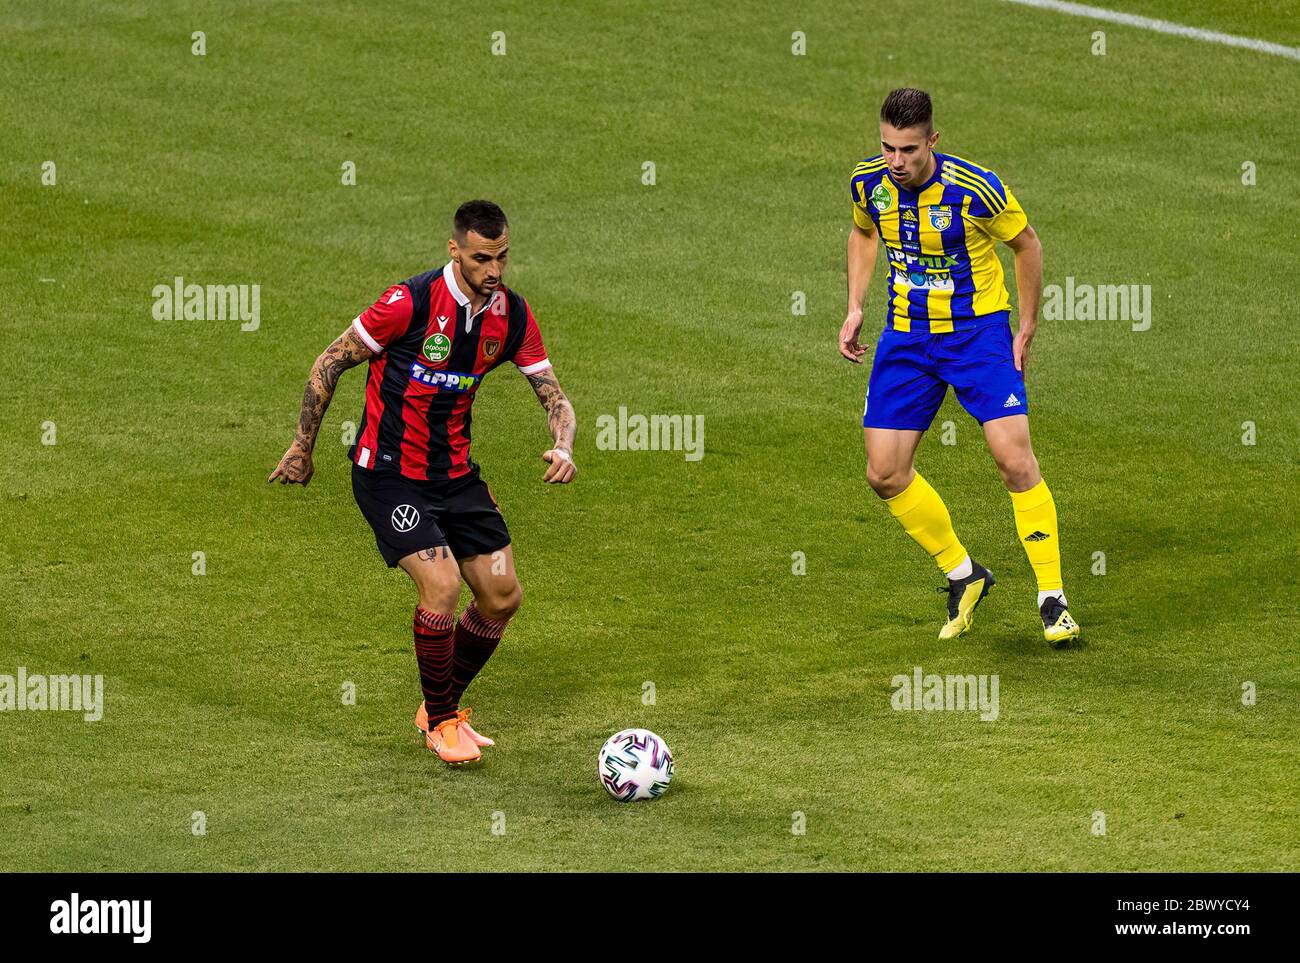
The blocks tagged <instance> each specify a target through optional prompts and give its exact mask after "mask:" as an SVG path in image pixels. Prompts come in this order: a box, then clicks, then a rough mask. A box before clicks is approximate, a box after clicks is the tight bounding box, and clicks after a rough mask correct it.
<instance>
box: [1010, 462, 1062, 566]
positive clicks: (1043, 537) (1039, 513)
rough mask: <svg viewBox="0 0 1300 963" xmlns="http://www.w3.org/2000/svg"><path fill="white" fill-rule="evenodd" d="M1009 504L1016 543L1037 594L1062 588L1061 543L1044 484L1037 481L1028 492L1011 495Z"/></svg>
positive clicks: (1051, 502) (1052, 505) (1053, 511)
mask: <svg viewBox="0 0 1300 963" xmlns="http://www.w3.org/2000/svg"><path fill="white" fill-rule="evenodd" d="M1011 505H1012V507H1014V508H1015V510H1016V531H1017V532H1019V533H1020V544H1021V545H1022V546H1024V549H1025V554H1026V555H1028V556H1029V564H1030V565H1032V566H1033V567H1034V575H1035V576H1037V577H1038V591H1040V592H1046V591H1049V590H1051V589H1060V588H1062V584H1061V544H1060V538H1059V532H1058V530H1057V527H1056V502H1054V501H1052V493H1051V492H1050V491H1048V488H1047V482H1045V481H1040V482H1039V483H1038V484H1037V485H1035V486H1034V487H1033V488H1031V489H1029V491H1025V492H1012V493H1011Z"/></svg>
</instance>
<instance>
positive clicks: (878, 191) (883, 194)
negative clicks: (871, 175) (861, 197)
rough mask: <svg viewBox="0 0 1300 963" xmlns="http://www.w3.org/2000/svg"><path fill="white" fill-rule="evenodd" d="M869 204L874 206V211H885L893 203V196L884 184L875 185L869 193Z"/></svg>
mask: <svg viewBox="0 0 1300 963" xmlns="http://www.w3.org/2000/svg"><path fill="white" fill-rule="evenodd" d="M871 203H872V204H874V205H876V210H878V211H887V210H889V205H890V204H892V203H894V195H893V194H891V193H889V188H888V187H886V186H885V185H884V183H883V182H882V183H880V184H877V185H876V186H875V189H874V190H872V192H871Z"/></svg>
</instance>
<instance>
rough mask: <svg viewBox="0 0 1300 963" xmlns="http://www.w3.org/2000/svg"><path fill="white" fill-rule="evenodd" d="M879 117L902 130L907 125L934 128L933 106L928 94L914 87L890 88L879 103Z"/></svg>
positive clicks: (927, 128)
mask: <svg viewBox="0 0 1300 963" xmlns="http://www.w3.org/2000/svg"><path fill="white" fill-rule="evenodd" d="M880 119H881V120H883V121H884V122H885V123H886V124H889V125H891V126H893V127H897V128H898V129H899V130H904V129H906V128H908V127H924V128H925V129H926V130H927V131H930V130H933V129H934V107H933V105H932V104H931V103H930V95H929V94H927V93H926V92H925V91H924V90H918V89H917V88H915V87H899V88H898V89H897V90H891V91H890V92H889V96H888V97H886V98H885V102H884V103H883V104H881V105H880Z"/></svg>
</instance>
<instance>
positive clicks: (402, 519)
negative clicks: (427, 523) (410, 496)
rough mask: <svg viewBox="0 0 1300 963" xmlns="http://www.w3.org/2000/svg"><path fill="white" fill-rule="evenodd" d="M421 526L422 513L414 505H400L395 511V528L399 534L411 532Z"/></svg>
mask: <svg viewBox="0 0 1300 963" xmlns="http://www.w3.org/2000/svg"><path fill="white" fill-rule="evenodd" d="M419 524H420V513H419V512H418V511H416V509H415V506H414V505H398V506H397V507H396V508H394V509H393V528H395V529H397V530H398V531H399V532H409V531H410V530H411V529H413V528H414V527H415V526H416V525H419Z"/></svg>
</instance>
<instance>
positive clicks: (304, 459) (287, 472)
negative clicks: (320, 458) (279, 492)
mask: <svg viewBox="0 0 1300 963" xmlns="http://www.w3.org/2000/svg"><path fill="white" fill-rule="evenodd" d="M315 470H316V469H315V468H314V467H313V465H312V463H311V451H310V450H309V449H307V448H305V447H303V446H302V445H300V444H299V443H298V442H297V441H295V442H294V443H293V444H292V445H290V446H289V450H288V451H286V452H285V453H284V457H283V458H281V459H280V464H278V465H276V466H275V471H273V472H271V475H270V477H269V478H267V481H268V482H273V481H275V480H276V479H277V478H278V479H280V484H281V485H306V484H307V483H308V482H309V481H311V476H312V473H313V472H314V471H315Z"/></svg>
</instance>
